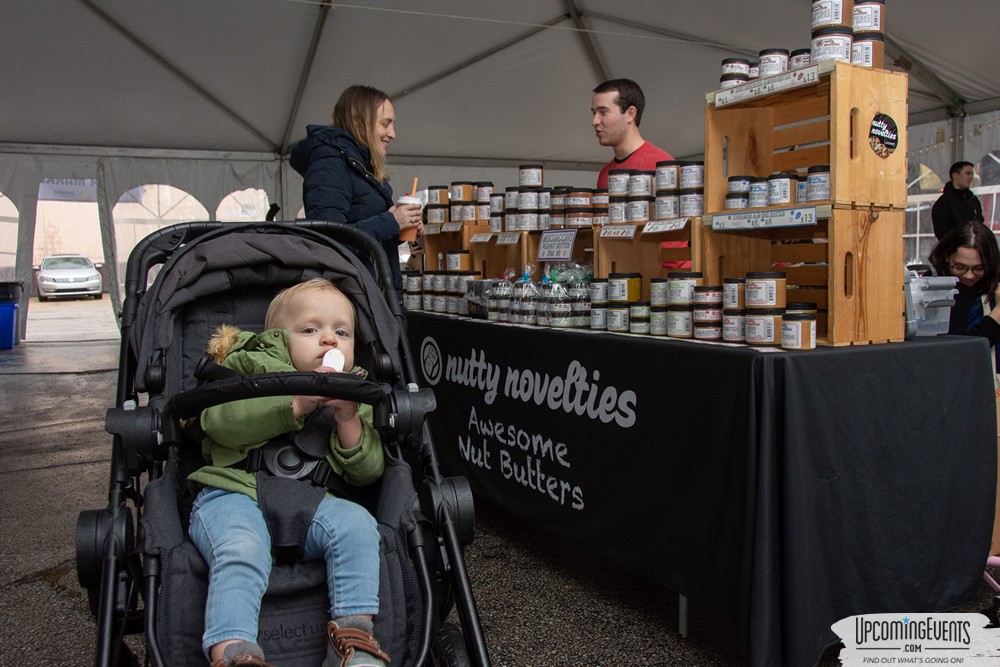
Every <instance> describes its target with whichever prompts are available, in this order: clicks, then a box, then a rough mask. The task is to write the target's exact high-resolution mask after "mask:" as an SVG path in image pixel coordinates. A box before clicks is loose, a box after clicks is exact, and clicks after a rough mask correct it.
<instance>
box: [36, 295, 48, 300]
mask: <svg viewBox="0 0 1000 667" xmlns="http://www.w3.org/2000/svg"><path fill="white" fill-rule="evenodd" d="M38 300H39V301H48V300H49V297H47V296H42V295H41V294H39V295H38Z"/></svg>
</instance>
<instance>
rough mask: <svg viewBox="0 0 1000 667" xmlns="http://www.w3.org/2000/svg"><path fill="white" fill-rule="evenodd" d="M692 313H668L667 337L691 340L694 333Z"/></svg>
mask: <svg viewBox="0 0 1000 667" xmlns="http://www.w3.org/2000/svg"><path fill="white" fill-rule="evenodd" d="M692 326H693V325H692V324H691V313H689V312H687V311H683V312H679V313H673V312H667V335H668V336H672V337H674V338H690V337H691V333H692Z"/></svg>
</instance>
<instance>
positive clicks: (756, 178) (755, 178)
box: [750, 176, 767, 183]
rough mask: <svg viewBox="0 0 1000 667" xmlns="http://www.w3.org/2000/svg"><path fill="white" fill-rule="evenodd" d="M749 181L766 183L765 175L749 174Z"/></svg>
mask: <svg viewBox="0 0 1000 667" xmlns="http://www.w3.org/2000/svg"><path fill="white" fill-rule="evenodd" d="M750 182H751V183H767V176H751V177H750Z"/></svg>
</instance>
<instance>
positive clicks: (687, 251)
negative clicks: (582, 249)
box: [594, 218, 703, 300]
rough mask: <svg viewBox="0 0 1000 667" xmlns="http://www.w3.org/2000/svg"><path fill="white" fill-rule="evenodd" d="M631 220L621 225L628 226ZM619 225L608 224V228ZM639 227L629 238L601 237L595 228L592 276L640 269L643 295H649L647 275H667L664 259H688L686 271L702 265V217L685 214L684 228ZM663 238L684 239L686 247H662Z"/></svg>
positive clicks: (648, 276)
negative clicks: (645, 231)
mask: <svg viewBox="0 0 1000 667" xmlns="http://www.w3.org/2000/svg"><path fill="white" fill-rule="evenodd" d="M629 224H631V223H626V224H625V225H621V226H622V227H624V226H627V225H629ZM618 226H619V225H609V226H608V227H609V229H610V228H613V227H618ZM635 226H636V227H638V228H637V229H636V232H635V236H633V237H632V238H618V237H601V235H600V230H596V231H595V235H596V237H597V238H595V240H594V276H595V277H598V278H607V277H608V275H609V274H611V273H616V272H636V271H637V272H639V273H641V274H642V298H643V299H644V300H648V299H649V280H650V278H660V277H664V276H666V275H667V272H668V271H669V270H670V269H667V268H664V266H663V264H664V262H679V261H689V262H691V268H690V269H683V270H688V271H700V270H701V267H702V230H703V225H702V221H701V218H688V219H687V224H686V225H685V226H684V228H683V229H678V230H676V231H670V232H656V233H651V234H643V233H642V231H643V229H644V228H645V225H635ZM664 241H684V242H686V243H687V247H677V248H664V247H663V242H664Z"/></svg>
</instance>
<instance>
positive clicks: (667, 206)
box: [655, 195, 680, 220]
mask: <svg viewBox="0 0 1000 667" xmlns="http://www.w3.org/2000/svg"><path fill="white" fill-rule="evenodd" d="M655 207H656V209H655V210H656V219H657V220H672V219H673V218H676V217H677V214H678V213H679V212H680V201H679V200H678V198H677V196H676V195H665V196H662V197H657V198H656V204H655Z"/></svg>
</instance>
